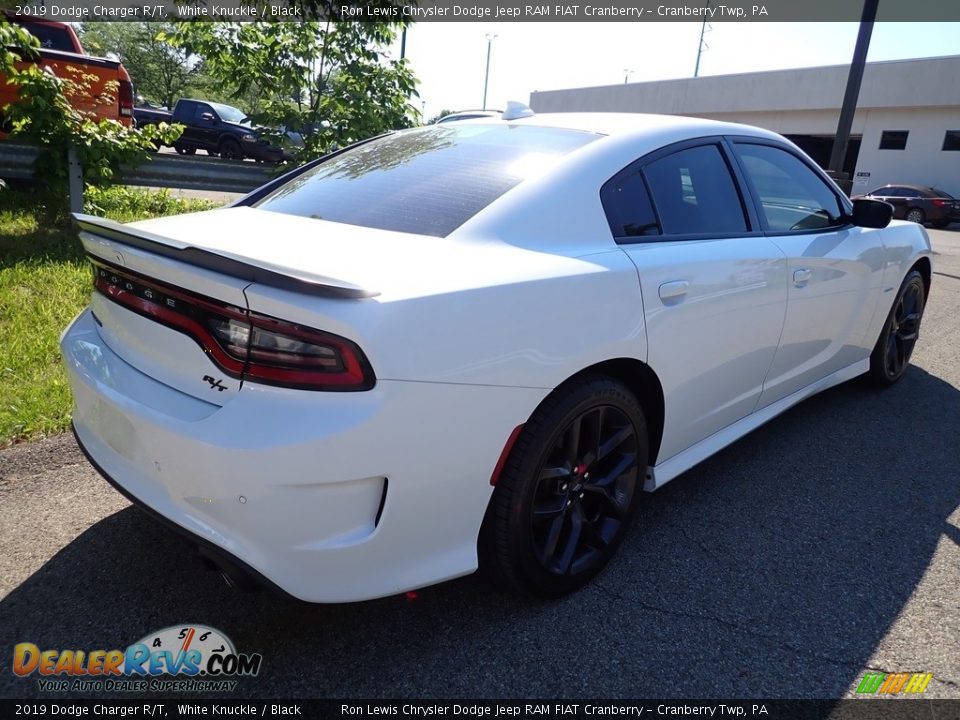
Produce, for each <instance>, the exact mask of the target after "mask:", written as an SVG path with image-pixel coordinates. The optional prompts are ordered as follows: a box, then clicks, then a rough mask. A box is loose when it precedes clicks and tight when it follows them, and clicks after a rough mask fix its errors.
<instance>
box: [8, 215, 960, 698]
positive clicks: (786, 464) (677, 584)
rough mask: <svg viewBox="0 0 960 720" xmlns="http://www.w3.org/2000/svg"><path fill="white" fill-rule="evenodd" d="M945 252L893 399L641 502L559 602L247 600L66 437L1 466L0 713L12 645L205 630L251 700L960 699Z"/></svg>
mask: <svg viewBox="0 0 960 720" xmlns="http://www.w3.org/2000/svg"><path fill="white" fill-rule="evenodd" d="M931 236H932V237H933V238H934V249H935V250H936V252H937V256H936V257H935V275H934V279H933V292H932V295H931V298H930V301H929V305H928V307H927V311H926V316H925V319H924V324H923V332H922V335H921V339H920V343H919V345H918V347H917V351H916V353H915V355H914V367H913V368H912V369H911V370H910V372H909V373H908V375H907V376H906V377H905V378H904V380H903V381H902V382H901V383H899V384H898V385H897V386H896V387H894V388H892V389H890V390H887V391H883V392H877V391H874V390H872V389H869V388H867V387H865V386H864V385H862V384H860V383H859V382H856V381H854V382H851V383H847V384H845V385H843V386H841V387H838V388H835V389H833V390H830V391H828V392H826V393H823V394H821V395H819V396H817V397H815V398H812V399H810V400H808V401H806V402H804V403H803V404H801V405H800V406H798V407H796V408H794V409H793V410H791V411H789V412H788V413H786V414H784V415H782V416H781V417H779V418H777V419H776V420H774V421H773V422H771V423H769V424H768V425H766V426H765V427H763V428H761V429H759V430H757V431H756V432H754V433H752V434H751V435H750V436H748V437H746V438H745V439H743V440H741V441H740V442H737V443H736V444H734V445H733V446H731V447H729V448H727V449H726V450H724V451H723V452H721V453H720V454H718V455H716V456H714V457H713V458H711V459H709V460H707V461H706V462H704V463H702V464H701V465H699V466H698V467H696V468H694V469H693V470H691V471H690V472H688V473H686V474H685V475H683V476H682V477H680V478H678V479H676V480H675V481H673V482H672V483H670V484H669V485H667V486H666V487H665V488H663V489H662V490H661V491H659V492H657V493H655V494H653V495H648V496H645V500H646V502H645V504H644V506H643V509H642V511H641V513H640V516H639V518H638V522H637V523H636V525H635V527H634V529H633V531H632V532H631V534H630V536H629V537H628V539H627V541H626V543H625V544H624V546H623V547H622V549H621V550H620V552H619V554H618V556H617V558H616V559H615V560H614V562H613V563H612V565H611V567H610V568H609V569H608V570H607V572H605V573H604V574H603V575H602V576H601V577H600V578H599V579H598V581H597V582H595V583H594V584H593V585H591V586H590V587H588V588H586V589H585V590H583V591H581V592H580V593H578V594H576V595H574V596H572V597H569V598H566V599H564V600H561V601H559V602H552V603H544V602H537V601H531V600H529V599H525V598H517V597H513V596H510V595H506V594H504V593H502V592H500V591H498V590H496V589H493V588H491V587H490V586H488V585H487V584H486V582H485V581H484V580H483V578H481V577H478V576H473V577H468V578H463V579H460V580H457V581H454V582H449V583H445V584H442V585H439V586H435V587H431V588H427V589H424V590H422V591H420V592H418V593H416V594H415V595H411V596H398V597H391V598H386V599H383V600H377V601H374V602H367V603H361V604H354V605H339V606H310V605H306V604H301V603H297V602H293V601H288V600H282V599H278V598H276V597H274V596H272V595H270V594H267V593H252V594H244V593H237V592H234V591H231V590H229V589H228V588H227V587H226V586H225V585H223V583H222V582H221V581H220V579H219V578H218V577H217V576H216V575H215V574H213V573H210V572H206V571H204V569H203V567H202V565H201V562H200V561H199V559H198V557H197V556H196V554H195V553H193V552H192V551H191V549H190V547H189V546H188V545H187V544H186V543H185V542H184V541H182V540H181V539H179V538H178V537H176V536H174V535H172V534H170V533H169V532H168V531H167V530H166V529H165V528H163V527H161V526H159V525H157V524H156V523H155V522H154V521H152V520H150V519H149V518H148V517H147V516H146V515H144V514H143V513H142V512H140V511H139V510H137V509H136V508H133V507H130V506H129V504H128V503H127V502H126V501H125V500H124V499H123V498H122V497H121V496H120V495H118V494H117V493H116V492H115V491H113V490H112V489H111V488H110V487H109V486H108V485H107V484H106V482H104V481H103V480H102V479H101V478H100V477H99V476H98V475H97V474H96V473H95V472H94V471H93V470H92V469H91V468H90V467H89V465H88V464H87V463H86V461H85V460H84V458H83V456H82V455H81V454H80V452H79V451H78V449H77V448H76V445H75V444H74V441H73V439H72V437H70V436H60V437H54V438H50V439H47V440H43V441H41V442H36V443H32V444H26V445H21V446H16V447H13V448H10V449H8V450H5V451H3V452H0V666H2V667H3V668H4V669H3V670H0V696H2V697H40V696H42V693H40V692H39V691H38V689H37V687H36V681H35V680H24V679H20V678H18V677H16V676H14V675H13V673H12V672H10V669H9V668H10V664H9V663H10V661H11V656H12V647H13V645H14V644H15V643H19V642H24V641H29V642H33V643H36V644H37V645H39V646H41V647H42V648H77V649H87V650H90V649H111V648H123V647H126V646H127V644H129V643H131V642H134V641H135V640H137V639H138V638H140V637H142V636H144V635H145V634H147V633H148V632H150V631H152V630H158V629H160V628H163V627H167V626H170V625H176V624H181V623H188V622H193V623H204V624H208V625H212V626H214V627H216V628H219V629H221V630H223V631H224V632H225V633H226V634H227V635H229V636H230V637H231V638H232V639H233V641H234V643H235V644H236V645H237V647H238V649H240V650H241V651H242V652H260V653H262V654H263V656H264V662H263V670H262V671H261V674H260V676H259V677H257V678H254V679H249V680H247V681H245V682H242V683H241V684H240V686H239V687H238V697H262V698H266V697H286V698H307V697H336V698H351V697H354V698H360V697H364V698H379V697H413V698H454V697H475V698H501V697H515V698H524V697H556V698H564V697H571V698H572V697H577V696H589V697H593V698H601V697H630V698H641V697H657V698H729V697H739V698H770V697H784V698H802V697H812V698H841V697H845V696H850V695H851V694H852V692H853V690H854V689H855V688H856V686H857V684H858V683H859V680H860V678H861V677H862V675H863V673H864V672H865V671H867V670H876V671H883V672H895V671H902V672H907V671H910V672H930V673H933V680H932V682H931V683H930V685H929V687H928V689H927V692H926V695H927V696H928V697H936V698H960V593H958V590H960V232H938V231H931ZM48 697H49V696H48Z"/></svg>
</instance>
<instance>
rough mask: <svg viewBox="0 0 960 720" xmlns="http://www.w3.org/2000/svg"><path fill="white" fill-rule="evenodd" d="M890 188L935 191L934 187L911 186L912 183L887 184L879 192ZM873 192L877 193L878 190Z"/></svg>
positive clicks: (879, 188)
mask: <svg viewBox="0 0 960 720" xmlns="http://www.w3.org/2000/svg"><path fill="white" fill-rule="evenodd" d="M890 187H898V188H906V189H907V190H920V191H922V192H932V191H933V187H932V186H930V185H911V184H910V183H887V184H886V185H883V186H881V187H878V188H877V190H883V189H884V188H890ZM873 192H876V190H874V191H873Z"/></svg>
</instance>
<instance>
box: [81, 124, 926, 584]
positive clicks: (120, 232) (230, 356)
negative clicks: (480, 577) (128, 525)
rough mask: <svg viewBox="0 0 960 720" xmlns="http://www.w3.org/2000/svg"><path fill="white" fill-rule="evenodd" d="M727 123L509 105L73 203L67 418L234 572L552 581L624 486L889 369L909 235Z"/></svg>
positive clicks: (120, 477)
mask: <svg viewBox="0 0 960 720" xmlns="http://www.w3.org/2000/svg"><path fill="white" fill-rule="evenodd" d="M890 218H891V207H890V206H889V205H887V204H885V203H882V202H878V201H874V200H858V201H856V202H854V203H851V202H850V200H848V199H847V198H846V197H845V196H844V195H843V193H842V192H841V191H840V190H839V189H838V188H837V187H836V186H835V185H834V184H833V182H832V181H831V180H830V179H829V178H827V177H826V176H825V175H824V173H823V172H822V171H821V170H819V169H818V168H817V167H816V165H814V163H813V162H811V161H810V159H809V158H808V157H806V156H805V155H804V154H803V153H802V152H801V151H800V150H798V149H797V148H796V147H795V146H794V145H792V144H791V143H790V142H789V141H787V140H785V139H784V138H782V137H780V136H779V135H776V134H774V133H772V132H767V131H765V130H760V129H757V128H752V127H747V126H743V125H734V124H727V123H719V122H711V121H706V120H696V119H689V118H679V117H660V116H650V115H605V114H587V113H583V114H571V115H541V116H534V115H533V114H532V113H531V112H530V111H529V110H524V111H519V112H518V111H517V109H516V108H511V109H510V110H508V113H506V114H505V115H504V117H503V118H493V119H481V120H469V121H463V122H456V123H449V124H445V125H437V126H431V127H425V128H419V129H415V130H409V131H404V132H398V133H394V134H390V135H388V136H384V137H380V138H376V139H373V140H370V141H367V142H364V143H361V144H358V145H356V146H353V147H351V148H348V149H346V150H343V151H339V152H337V153H334V154H333V155H330V156H328V157H326V158H322V159H321V160H319V161H316V162H314V163H311V164H309V165H307V166H305V167H302V168H298V169H297V170H294V171H293V172H291V173H289V174H288V175H286V176H284V177H282V178H280V179H279V180H277V181H274V182H272V183H270V184H268V185H267V186H265V187H263V188H261V189H260V190H257V191H255V192H253V193H251V194H250V195H248V196H246V197H244V198H243V199H241V200H240V201H238V202H237V203H236V204H235V205H233V206H232V207H229V208H225V209H220V210H213V211H209V212H203V213H197V214H191V215H182V216H176V217H168V218H162V219H157V220H150V221H145V222H139V223H133V224H130V225H119V224H116V223H113V222H110V221H106V220H101V219H97V218H93V217H87V216H77V222H78V224H79V227H80V231H81V233H80V234H81V238H82V240H83V244H84V247H85V248H86V251H87V253H88V254H89V256H90V260H91V262H92V264H93V268H94V272H93V294H92V300H91V303H90V306H89V307H88V308H87V309H86V310H84V311H83V312H82V313H81V314H80V315H79V316H78V317H77V319H76V320H75V321H74V322H73V324H72V325H71V326H70V327H69V329H68V330H67V331H66V332H65V333H64V335H63V338H62V350H63V356H64V358H65V361H66V364H67V367H68V369H69V373H70V380H71V383H72V386H73V392H74V399H75V410H74V415H73V424H74V430H75V433H76V436H77V439H78V441H79V443H80V445H81V447H82V448H83V449H84V450H85V452H86V454H87V456H88V457H89V458H90V460H91V462H92V463H93V464H94V465H95V466H96V467H97V469H98V470H99V471H100V472H101V473H102V474H103V475H104V476H105V477H106V478H107V480H109V481H110V482H111V483H112V484H113V485H114V486H115V487H116V488H117V489H118V490H119V491H120V492H122V493H124V494H125V495H127V496H128V497H129V498H130V499H131V500H132V501H134V502H135V503H137V504H139V505H140V506H142V507H144V508H146V509H147V510H148V511H150V512H151V513H153V514H154V515H156V516H158V517H160V518H162V519H165V520H167V521H170V522H171V523H172V524H173V525H174V526H175V527H176V528H177V529H178V530H180V531H183V532H185V533H186V534H188V535H189V536H190V537H191V538H192V539H193V541H194V542H195V543H196V544H197V545H198V546H200V547H201V549H202V551H203V552H204V553H205V554H206V555H207V556H208V557H209V558H211V559H212V560H214V562H216V563H217V564H218V565H219V566H220V567H221V568H223V569H224V570H225V571H226V573H227V574H228V575H229V576H231V577H233V578H238V577H253V578H255V579H257V580H259V581H266V582H268V583H270V584H272V585H274V586H278V587H279V588H281V589H282V590H284V591H286V592H287V593H289V594H291V595H293V596H295V597H297V598H301V599H304V600H308V601H315V602H342V601H353V600H362V599H366V598H374V597H379V596H384V595H389V594H392V593H397V592H400V591H405V590H409V589H412V588H418V587H421V586H424V585H429V584H431V583H437V582H440V581H443V580H447V579H449V578H454V577H457V576H460V575H465V574H468V573H471V572H473V571H474V570H475V569H476V568H477V566H478V563H479V564H480V565H481V566H486V567H488V568H489V569H491V570H492V571H494V573H495V574H496V575H498V576H499V577H500V578H502V579H503V580H505V581H506V582H508V583H509V584H511V585H512V586H514V587H516V588H519V589H522V590H525V591H527V592H530V593H533V594H536V595H541V596H548V597H550V596H558V595H561V594H563V593H567V592H570V591H572V590H574V589H576V588H578V587H580V586H582V585H583V584H585V583H586V582H588V581H589V580H590V578H592V577H593V576H594V575H595V574H596V573H597V572H599V571H600V570H601V569H602V568H603V567H604V566H605V565H606V564H607V562H608V561H609V560H610V558H611V556H612V555H613V553H614V551H615V550H616V549H617V546H618V545H619V544H620V543H621V541H622V540H623V537H624V534H625V533H626V532H627V529H628V528H629V526H630V520H631V518H632V517H633V516H634V515H635V514H636V511H637V507H638V504H639V502H640V500H641V497H642V493H643V491H651V490H655V489H656V488H658V487H660V486H661V485H663V484H664V483H666V482H668V481H669V480H671V479H673V478H675V477H676V476H677V475H679V474H681V473H683V472H684V471H685V470H687V469H688V468H690V467H692V466H693V465H695V464H696V463H698V462H700V461H702V460H703V459H704V458H706V457H708V456H709V455H711V454H712V453H715V452H717V451H718V450H720V449H721V448H723V447H724V446H726V445H728V444H730V443H732V442H733V441H735V440H736V439H737V438H739V437H741V436H743V435H744V434H745V433H747V432H749V431H750V430H752V429H754V428H756V427H757V426H759V425H761V424H762V423H764V422H766V421H767V420H769V419H771V418H772V417H774V416H775V415H777V414H778V413H781V412H783V411H784V410H786V409H787V408H789V407H790V406H792V405H794V404H796V403H798V402H799V401H801V400H803V399H804V398H806V397H808V396H810V395H811V394H813V393H816V392H818V391H820V390H823V389H825V388H828V387H830V386H832V385H836V384H838V383H841V382H844V381H846V380H849V379H851V378H854V377H857V376H860V375H866V376H867V377H868V378H869V379H870V380H872V381H873V382H874V383H875V384H877V385H880V386H883V385H889V384H891V383H893V382H895V381H897V380H898V379H899V378H900V377H901V376H902V375H903V373H904V371H905V370H906V368H907V364H908V361H909V359H910V354H911V351H912V350H913V347H914V344H915V343H916V340H917V335H918V331H919V326H920V319H921V316H922V313H923V308H924V302H925V299H926V297H927V295H928V293H929V289H930V276H931V264H930V259H931V250H930V244H929V240H928V238H927V236H926V233H925V231H924V230H923V228H922V227H921V226H919V225H916V224H914V223H903V222H898V221H893V222H891V220H890Z"/></svg>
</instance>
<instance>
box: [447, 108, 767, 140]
mask: <svg viewBox="0 0 960 720" xmlns="http://www.w3.org/2000/svg"><path fill="white" fill-rule="evenodd" d="M462 122H465V123H467V122H470V123H499V122H505V121H504V120H501V119H500V118H499V117H497V118H476V119H470V120H463V121H462ZM509 122H510V123H517V124H522V125H532V126H540V127H554V128H566V129H569V130H581V131H584V132H592V133H598V134H600V135H607V136H611V137H617V136H638V135H656V134H659V133H660V132H661V131H670V132H676V131H678V130H679V131H685V132H686V133H688V134H689V136H690V137H698V136H699V137H702V136H706V135H751V136H754V137H769V138H770V139H775V140H780V141H782V138H781V136H779V135H777V134H776V133H774V132H770V131H768V130H764V129H762V128H757V127H753V126H751V125H742V124H739V123H731V122H723V121H720V120H707V119H704V118H693V117H686V116H684V115H655V114H650V113H605V112H571V113H538V114H534V115H531V116H530V117H526V118H518V119H516V120H510V121H509Z"/></svg>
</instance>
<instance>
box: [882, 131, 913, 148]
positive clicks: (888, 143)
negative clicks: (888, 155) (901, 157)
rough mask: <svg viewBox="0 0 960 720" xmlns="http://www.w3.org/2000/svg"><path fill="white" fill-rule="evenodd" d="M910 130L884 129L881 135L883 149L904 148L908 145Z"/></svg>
mask: <svg viewBox="0 0 960 720" xmlns="http://www.w3.org/2000/svg"><path fill="white" fill-rule="evenodd" d="M909 134H910V131H909V130H884V131H883V133H881V135H880V149H881V150H903V149H905V148H906V147H907V135H909Z"/></svg>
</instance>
